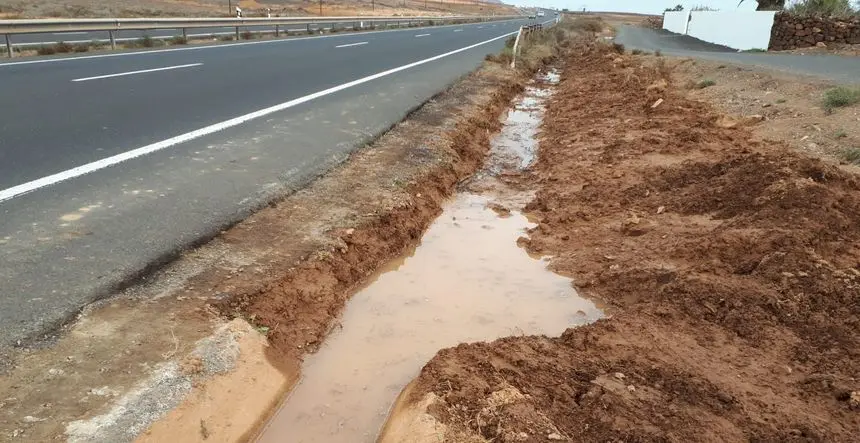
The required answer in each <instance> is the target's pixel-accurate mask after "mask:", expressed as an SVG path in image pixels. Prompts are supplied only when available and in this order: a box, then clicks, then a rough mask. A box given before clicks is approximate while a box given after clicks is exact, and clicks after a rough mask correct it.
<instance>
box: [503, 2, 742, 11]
mask: <svg viewBox="0 0 860 443" xmlns="http://www.w3.org/2000/svg"><path fill="white" fill-rule="evenodd" d="M738 1H739V0H507V1H505V3H514V4H517V5H521V6H543V7H547V8H557V9H563V8H567V9H570V10H580V11H581V10H582V8H586V9H588V10H589V11H619V12H638V13H643V14H659V13H662V12H663V10H665V9H666V8H671V7H674V6H675V5H677V4H679V3H680V4H682V5H684V7H685V9H690V7H692V6H709V7H711V8H714V9H731V10H734V9H737V7H738ZM755 7H756V2H755V0H746V1H745V2H744V4H743V5H742V6H741V8H742V9H749V10H753V9H755Z"/></svg>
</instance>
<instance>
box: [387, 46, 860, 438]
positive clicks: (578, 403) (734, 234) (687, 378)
mask: <svg viewBox="0 0 860 443" xmlns="http://www.w3.org/2000/svg"><path fill="white" fill-rule="evenodd" d="M607 51H609V50H608V49H607V48H600V49H598V48H595V47H592V46H588V47H585V46H583V47H581V48H579V49H578V50H577V51H575V53H574V54H571V55H570V57H569V58H567V60H566V61H565V62H566V66H564V72H566V73H567V74H568V75H564V76H563V79H562V83H561V85H560V87H559V90H558V92H557V93H556V95H555V96H554V98H553V99H552V101H551V103H550V105H549V108H548V112H547V115H546V119H545V123H544V127H543V134H542V140H541V148H540V154H539V159H538V163H537V164H536V165H535V167H534V168H533V171H532V173H533V176H531V177H532V178H531V180H533V183H534V185H535V186H536V187H537V189H538V193H537V197H536V198H535V200H534V201H533V202H532V203H531V204H530V205H529V206H528V207H527V209H528V210H530V211H531V212H532V215H533V216H534V218H535V219H537V220H538V221H539V225H538V227H537V228H535V229H534V230H533V232H531V233H530V236H529V237H530V238H529V239H528V240H526V239H522V241H521V243H523V244H524V245H526V247H527V248H528V249H529V250H530V252H532V253H536V254H541V255H549V256H552V257H554V258H553V259H552V262H551V267H552V268H553V269H554V270H556V271H557V272H559V273H561V274H564V275H569V276H572V277H573V278H574V282H575V285H576V286H577V288H578V289H579V291H580V293H582V294H584V295H587V296H590V297H593V298H597V299H600V300H602V301H603V302H605V303H606V304H607V305H608V307H609V313H610V314H612V317H611V318H609V319H606V320H601V321H598V322H597V323H595V324H592V325H590V326H586V327H581V328H576V329H570V330H568V331H567V332H566V333H565V334H563V335H562V336H561V337H558V338H547V337H509V338H504V339H500V340H498V341H495V342H492V343H475V344H463V345H460V346H458V347H456V348H452V349H447V350H443V351H441V352H440V353H439V354H438V355H437V356H436V357H435V358H434V359H433V360H432V361H431V362H430V363H429V364H428V365H427V366H426V367H425V368H424V369H423V371H422V373H421V375H420V376H419V378H418V379H417V380H416V381H415V382H414V383H413V385H412V386H411V388H410V389H409V391H408V392H407V394H406V395H405V398H404V401H403V402H402V404H401V405H399V408H400V409H398V411H399V412H398V414H395V416H394V418H393V419H392V422H390V423H395V424H396V423H397V422H398V420H400V419H405V420H409V419H414V416H409V415H410V413H403V411H404V410H405V409H407V408H405V407H404V405H405V406H408V405H412V406H413V408H412V409H413V410H414V409H415V408H418V409H421V410H426V411H427V412H429V414H430V416H432V420H430V421H435V424H433V425H432V426H431V428H432V429H433V430H434V432H436V433H437V434H444V436H445V438H444V439H445V440H446V441H485V440H484V439H486V440H491V441H496V442H499V441H546V440H560V441H744V440H758V441H845V442H847V441H857V438H858V429H860V361H858V357H860V334H858V331H860V284H858V283H860V248H858V243H857V241H858V239H860V193H858V191H860V182H858V180H857V177H856V176H855V175H853V174H850V173H847V172H844V171H842V170H840V169H838V168H837V167H835V166H831V165H828V164H825V163H823V162H821V161H819V160H817V159H814V158H811V157H806V156H803V155H802V154H797V153H795V152H794V151H792V150H791V148H789V147H788V146H786V145H784V144H781V143H776V142H758V141H752V134H751V132H750V131H749V129H748V128H746V127H745V125H748V124H752V123H753V122H749V121H738V120H736V119H732V118H729V117H723V116H720V115H718V114H717V113H715V112H714V111H713V110H712V109H711V108H710V106H709V105H706V104H704V103H700V102H693V101H691V100H688V99H686V98H685V97H684V96H683V95H682V94H681V93H680V92H679V91H680V89H678V88H676V87H675V86H674V85H671V79H670V78H669V70H668V68H665V66H663V65H662V64H658V66H657V68H653V67H651V68H645V67H642V66H641V65H640V62H639V61H638V60H637V59H636V58H632V57H626V56H618V55H617V54H614V53H607ZM666 80H669V81H668V82H667V81H666ZM660 99H662V102H660V104H659V105H657V106H656V107H655V104H657V103H658V101H659V100H660ZM526 178H528V177H526ZM428 418H429V417H427V416H425V417H424V418H423V419H421V420H419V422H421V423H423V425H422V426H427V423H428ZM434 441H436V440H434Z"/></svg>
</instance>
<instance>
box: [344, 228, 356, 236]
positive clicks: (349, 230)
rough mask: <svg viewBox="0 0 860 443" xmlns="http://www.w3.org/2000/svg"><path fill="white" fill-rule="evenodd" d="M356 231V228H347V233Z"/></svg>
mask: <svg viewBox="0 0 860 443" xmlns="http://www.w3.org/2000/svg"><path fill="white" fill-rule="evenodd" d="M354 232H355V229H354V228H349V229H347V230H346V235H352V234H353V233H354Z"/></svg>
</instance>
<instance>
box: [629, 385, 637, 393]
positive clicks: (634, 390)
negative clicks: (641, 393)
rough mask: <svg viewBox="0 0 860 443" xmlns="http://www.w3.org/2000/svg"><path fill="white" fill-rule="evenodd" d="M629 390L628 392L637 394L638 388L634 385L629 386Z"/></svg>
mask: <svg viewBox="0 0 860 443" xmlns="http://www.w3.org/2000/svg"><path fill="white" fill-rule="evenodd" d="M627 390H628V391H630V392H636V386H633V385H627Z"/></svg>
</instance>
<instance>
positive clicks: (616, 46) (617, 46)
mask: <svg viewBox="0 0 860 443" xmlns="http://www.w3.org/2000/svg"><path fill="white" fill-rule="evenodd" d="M612 49H613V50H614V51H615V52H617V53H619V54H624V45H622V44H621V43H613V44H612Z"/></svg>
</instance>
